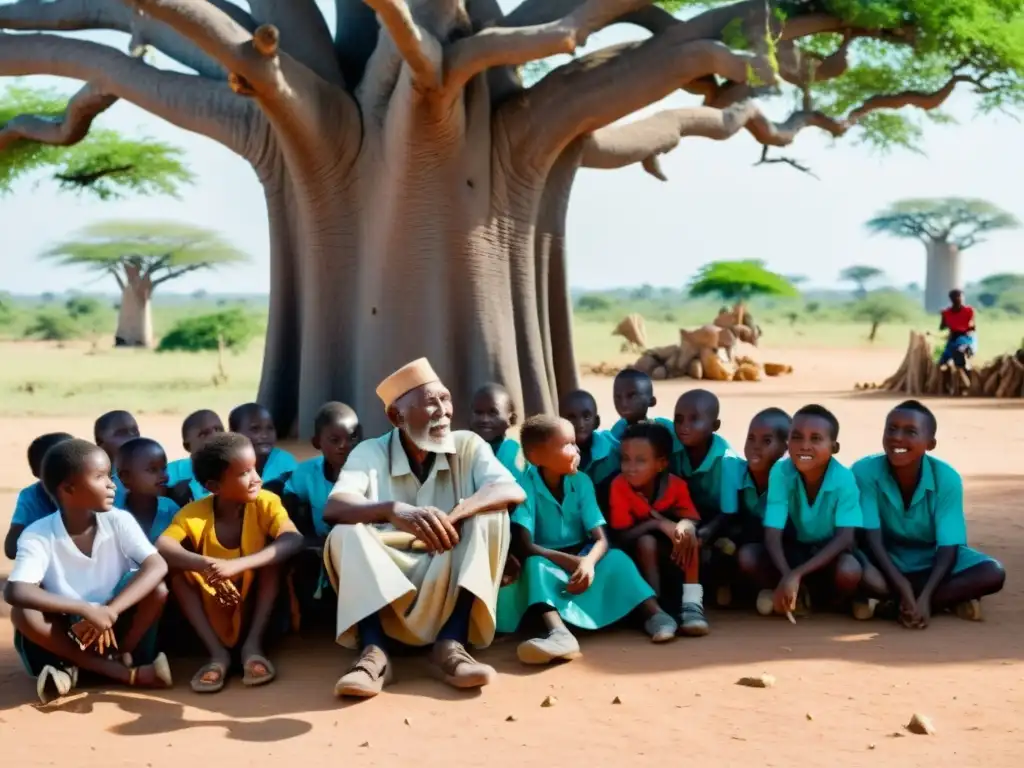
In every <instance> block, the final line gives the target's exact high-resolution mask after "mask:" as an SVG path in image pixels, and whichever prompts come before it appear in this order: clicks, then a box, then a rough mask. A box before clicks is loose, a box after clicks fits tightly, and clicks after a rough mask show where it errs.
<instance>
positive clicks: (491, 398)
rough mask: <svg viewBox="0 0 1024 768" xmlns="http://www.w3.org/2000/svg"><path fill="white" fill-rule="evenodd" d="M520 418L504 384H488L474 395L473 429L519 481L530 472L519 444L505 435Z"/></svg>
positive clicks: (471, 421)
mask: <svg viewBox="0 0 1024 768" xmlns="http://www.w3.org/2000/svg"><path fill="white" fill-rule="evenodd" d="M518 419H519V416H518V414H516V407H515V404H514V403H513V402H512V397H511V396H510V395H509V393H508V390H506V389H505V388H504V387H503V386H501V385H500V384H484V386H482V387H480V389H478V390H477V391H476V394H475V395H473V403H472V414H471V415H470V417H469V428H470V429H471V430H473V431H474V432H476V433H477V434H478V435H480V437H482V438H483V439H484V440H485V441H486V442H487V444H488V445H490V446H491V450H493V451H494V455H495V456H496V457H497V458H498V461H500V462H501V463H502V465H503V466H504V467H505V469H507V470H508V471H509V472H511V473H512V477H514V478H515V479H516V482H519V481H521V480H522V479H523V470H525V469H526V466H525V462H524V461H523V452H522V450H521V449H520V447H519V443H517V442H516V441H515V440H512V439H511V438H508V437H505V434H506V433H507V432H508V430H509V428H511V427H514V426H515V425H516V422H517V421H518Z"/></svg>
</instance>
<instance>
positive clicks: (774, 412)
mask: <svg viewBox="0 0 1024 768" xmlns="http://www.w3.org/2000/svg"><path fill="white" fill-rule="evenodd" d="M792 425H793V419H792V418H791V417H790V415H789V414H788V413H786V412H785V411H784V410H782V409H781V408H766V409H765V410H763V411H761V412H760V413H757V414H755V416H754V418H753V419H751V420H750V426H749V427H747V439H746V441H745V442H744V444H743V456H744V459H743V462H742V463H741V464H740V480H739V496H738V499H737V501H738V509H737V514H736V521H735V523H734V524H733V525H732V526H730V528H729V532H728V536H729V538H730V539H731V540H732V541H734V542H735V543H736V546H737V551H736V565H737V570H738V571H739V572H740V573H743V572H750V571H751V570H753V568H754V560H755V559H756V558H757V557H758V553H759V552H760V551H761V548H762V544H763V542H764V513H765V508H766V507H767V505H768V479H769V477H770V476H771V471H772V467H774V466H775V465H776V464H777V463H778V461H779V460H780V459H781V458H782V457H783V456H785V455H786V450H787V444H788V443H789V429H790V427H791V426H792ZM745 586H746V584H745V583H743V582H742V580H740V581H739V583H737V581H736V580H735V579H734V580H733V584H732V585H731V586H728V587H727V588H728V590H729V595H728V598H729V599H728V600H722V599H721V597H722V596H721V595H719V598H720V599H719V604H728V603H731V602H732V592H733V589H732V587H739V588H740V589H741V591H743V588H744V587H745ZM720 589H721V588H720Z"/></svg>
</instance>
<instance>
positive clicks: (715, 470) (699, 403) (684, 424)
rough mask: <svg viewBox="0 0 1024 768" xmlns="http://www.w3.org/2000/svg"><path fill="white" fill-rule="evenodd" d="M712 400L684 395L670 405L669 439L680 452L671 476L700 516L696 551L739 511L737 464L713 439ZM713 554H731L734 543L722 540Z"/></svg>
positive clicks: (698, 392) (701, 394) (703, 394)
mask: <svg viewBox="0 0 1024 768" xmlns="http://www.w3.org/2000/svg"><path fill="white" fill-rule="evenodd" d="M719 409H720V406H719V403H718V398H717V397H716V396H715V395H714V394H713V393H711V392H708V391H707V390H706V389H691V390H690V391H688V392H684V393H683V394H682V396H680V398H679V400H678V401H677V402H676V415H675V424H674V428H675V434H676V437H677V438H678V439H679V442H680V443H681V444H682V446H683V449H682V450H681V451H678V452H676V453H675V454H673V457H672V466H671V469H672V472H673V474H676V475H679V477H681V478H683V480H685V481H686V485H687V486H688V487H689V489H690V497H691V498H692V499H693V503H694V504H695V505H696V507H697V511H698V512H699V513H700V520H701V524H700V527H699V528H698V529H697V536H698V537H699V538H700V543H701V546H702V547H710V546H711V545H713V544H715V543H716V542H718V540H719V538H721V537H722V536H723V534H724V532H725V528H726V526H727V525H728V523H729V518H730V516H731V515H733V514H735V513H736V510H737V508H738V506H739V504H738V492H739V482H740V470H741V467H742V460H741V459H740V457H739V456H737V455H736V453H735V452H734V451H733V450H732V448H731V447H730V446H729V443H728V442H726V440H725V438H724V437H722V436H721V435H719V434H718V430H719V428H720V427H721V426H722V422H721V421H719V418H718V416H719ZM718 546H719V548H720V549H722V551H723V552H726V553H727V554H731V553H735V543H733V542H732V541H725V540H723V541H722V542H721V543H720V544H719V545H718Z"/></svg>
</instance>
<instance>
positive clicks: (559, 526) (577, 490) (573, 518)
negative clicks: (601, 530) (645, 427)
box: [511, 466, 605, 549]
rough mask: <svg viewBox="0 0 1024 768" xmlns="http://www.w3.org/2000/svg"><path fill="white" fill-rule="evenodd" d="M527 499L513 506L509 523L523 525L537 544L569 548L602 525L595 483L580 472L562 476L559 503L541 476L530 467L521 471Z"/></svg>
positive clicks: (548, 547)
mask: <svg viewBox="0 0 1024 768" xmlns="http://www.w3.org/2000/svg"><path fill="white" fill-rule="evenodd" d="M522 485H523V490H525V491H526V501H525V502H524V503H522V504H520V505H519V506H518V507H516V511H515V512H513V513H512V519H511V522H513V523H516V524H517V525H521V526H523V528H525V529H526V530H528V531H529V532H530V537H531V538H532V539H533V541H534V543H535V544H537V545H538V546H541V547H545V548H547V549H568V548H570V547H576V546H579V545H580V544H584V543H586V542H588V541H590V532H591V531H592V530H594V529H595V528H597V527H598V526H600V525H604V524H605V521H604V515H602V514H601V510H600V509H599V508H598V506H597V495H596V494H595V493H594V484H593V483H592V482H591V481H590V478H589V477H587V476H586V475H585V474H584V473H582V472H577V473H576V474H575V475H566V476H565V477H564V478H562V503H561V504H559V503H558V501H556V500H555V497H554V496H552V495H551V491H550V490H549V489H548V487H547V485H545V483H544V478H542V477H541V476H540V470H539V469H537V468H536V467H534V466H529V467H527V469H526V472H525V473H523V482H522Z"/></svg>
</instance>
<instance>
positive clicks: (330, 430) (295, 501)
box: [283, 403, 362, 542]
mask: <svg viewBox="0 0 1024 768" xmlns="http://www.w3.org/2000/svg"><path fill="white" fill-rule="evenodd" d="M361 437H362V429H361V428H360V426H359V417H358V416H357V415H356V412H355V411H354V410H352V409H351V408H350V407H349V406H347V405H345V404H344V403H324V404H323V405H322V406H320V410H319V411H317V414H316V419H315V420H314V422H313V440H312V443H313V447H314V448H316V450H318V451H319V452H320V455H319V456H317V457H315V458H312V459H310V460H309V461H304V462H302V463H301V464H299V465H298V466H297V467H296V468H295V471H294V472H292V474H291V477H289V478H288V482H286V483H285V486H284V493H283V499H284V503H285V507H286V508H288V509H289V511H291V510H292V509H294V510H295V513H294V514H292V515H290V516H291V518H292V520H293V521H295V522H296V523H297V524H298V521H300V520H303V521H305V520H308V521H309V522H310V525H311V528H312V530H301V529H302V528H303V527H304V526H302V525H299V529H300V531H301V533H303V534H304V535H307V536H315V537H317V538H318V539H319V540H320V541H321V542H323V540H324V539H325V538H327V534H328V533H330V532H331V526H329V525H328V524H327V523H325V522H324V507H325V506H326V505H327V497H328V496H330V494H331V491H332V490H333V489H334V484H335V483H337V482H338V475H339V474H340V473H341V469H342V467H344V466H345V461H346V460H347V459H348V455H349V453H351V452H352V449H353V448H355V447H356V444H357V443H358V442H359V440H360V438H361Z"/></svg>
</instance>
